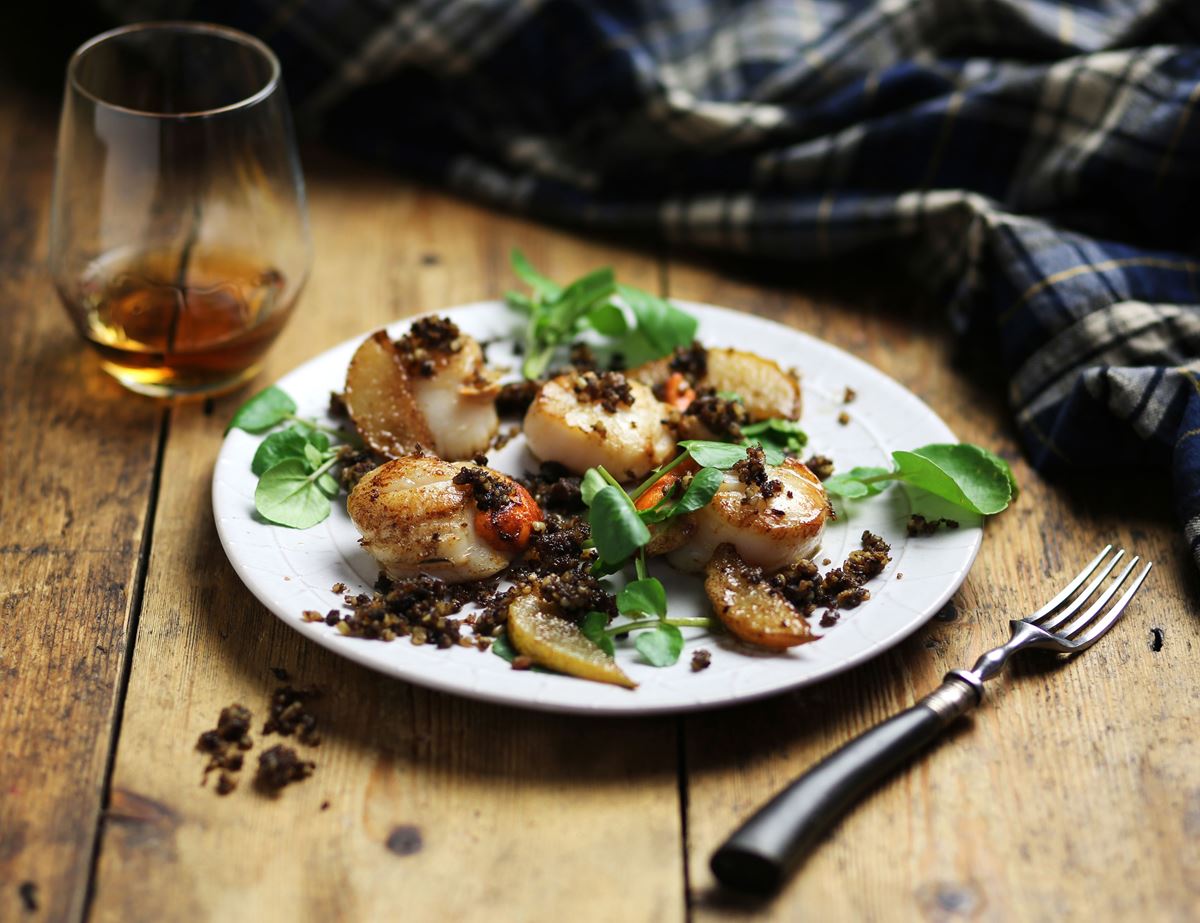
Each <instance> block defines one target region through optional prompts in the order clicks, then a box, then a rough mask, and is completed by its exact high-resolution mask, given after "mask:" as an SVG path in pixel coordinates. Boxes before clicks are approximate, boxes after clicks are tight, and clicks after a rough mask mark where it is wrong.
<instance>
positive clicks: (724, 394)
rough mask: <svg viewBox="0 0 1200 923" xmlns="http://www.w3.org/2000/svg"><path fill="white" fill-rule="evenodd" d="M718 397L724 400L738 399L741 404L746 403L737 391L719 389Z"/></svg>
mask: <svg viewBox="0 0 1200 923" xmlns="http://www.w3.org/2000/svg"><path fill="white" fill-rule="evenodd" d="M717 397H719V398H720V399H721V400H723V401H736V402H737V403H739V404H744V403H745V402H746V401H745V399H744V398H743V397H742V396H741V395H740V394H738V393H737V392H736V391H718V392H717Z"/></svg>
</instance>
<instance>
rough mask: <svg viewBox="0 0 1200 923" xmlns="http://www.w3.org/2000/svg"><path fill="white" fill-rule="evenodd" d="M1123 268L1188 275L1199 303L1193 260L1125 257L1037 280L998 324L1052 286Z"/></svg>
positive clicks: (1003, 315)
mask: <svg viewBox="0 0 1200 923" xmlns="http://www.w3.org/2000/svg"><path fill="white" fill-rule="evenodd" d="M1125 266H1146V267H1149V268H1150V269H1175V270H1178V271H1179V272H1186V273H1189V274H1190V275H1191V276H1192V278H1191V279H1190V280H1189V284H1190V285H1191V287H1192V295H1193V296H1194V297H1195V298H1196V301H1197V302H1198V303H1200V294H1198V293H1197V291H1196V280H1195V273H1196V271H1197V270H1198V269H1200V263H1197V262H1195V261H1193V260H1168V259H1164V258H1163V257H1161V256H1127V257H1122V258H1121V259H1116V260H1102V261H1100V262H1099V263H1085V264H1083V265H1081V266H1072V267H1071V268H1070V269H1063V270H1060V271H1059V272H1056V273H1053V274H1051V275H1049V276H1046V278H1044V279H1040V280H1038V281H1037V282H1035V283H1033V285H1031V286H1029V288H1027V289H1026V290H1025V292H1024V293H1023V294H1022V295H1021V297H1020V298H1018V299H1017V300H1016V301H1015V302H1013V304H1012V306H1011V307H1009V308H1006V309H1005V310H1004V312H1003V313H1002V314H1001V315H1000V323H1001V324H1007V323H1008V322H1009V321H1010V320H1012V319H1013V315H1014V314H1016V313H1017V311H1018V310H1020V308H1021V307H1022V306H1024V305H1025V303H1026V302H1028V301H1029V299H1031V298H1033V297H1034V296H1035V295H1037V294H1039V293H1040V292H1043V291H1045V290H1046V289H1048V288H1050V286H1052V285H1057V284H1058V283H1059V282H1065V281H1066V280H1067V279H1074V278H1075V277H1076V276H1085V275H1087V274H1088V273H1099V272H1108V271H1109V270H1110V269H1121V268H1122V267H1125Z"/></svg>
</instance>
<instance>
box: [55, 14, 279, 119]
mask: <svg viewBox="0 0 1200 923" xmlns="http://www.w3.org/2000/svg"><path fill="white" fill-rule="evenodd" d="M135 32H191V33H196V34H207V35H216V36H219V37H221V38H224V39H227V40H229V41H231V42H236V43H237V44H239V45H242V46H243V47H248V48H252V49H254V50H255V51H256V52H258V53H259V54H260V55H262V57H263V58H265V59H266V61H267V63H268V64H269V65H270V68H271V73H270V76H269V77H268V78H267V80H266V82H265V83H264V84H263V85H262V86H261V87H259V89H257V90H256V91H254V92H253V93H251V94H250V95H249V96H246V97H243V98H242V99H238V100H234V101H233V102H231V103H228V104H226V105H224V106H215V107H213V108H211V109H196V110H193V111H191V112H159V111H156V110H153V109H135V108H133V107H132V106H122V105H120V104H119V103H114V102H110V101H109V100H107V99H103V98H102V97H100V96H97V95H96V94H95V93H93V92H91V91H90V90H88V89H87V88H85V87H84V86H83V84H82V83H80V81H79V73H78V70H79V62H80V61H82V60H83V59H84V57H85V56H86V55H87V54H88V52H90V51H92V50H93V49H95V48H96V47H98V46H100V45H103V44H104V43H105V42H109V41H111V40H113V39H117V38H122V37H124V36H126V35H131V34H133V33H135ZM280 70H281V69H280V66H279V58H277V57H276V56H275V52H273V51H272V50H271V49H270V47H269V46H268V45H267V44H266V42H264V41H262V40H261V39H258V38H255V37H254V36H253V35H250V34H249V33H248V32H243V31H241V30H240V29H234V28H232V27H230V26H222V25H218V24H216V23H211V22H193V21H189V20H185V19H163V20H157V21H153V22H137V23H132V24H130V25H127V26H118V27H117V28H115V29H109V30H108V31H107V32H101V33H100V34H99V35H93V36H92V37H91V38H89V39H88V40H87V41H86V42H84V43H83V44H82V45H80V46H79V47H78V48H76V49H75V51H74V52H73V53H72V54H71V59H70V60H69V61H68V62H67V84H68V86H69V87H70V88H71V89H72V90H73V91H74V92H76V93H78V94H80V95H81V96H83V97H86V98H87V99H89V100H91V101H92V102H93V103H95V104H96V105H97V106H103V107H104V108H105V109H111V110H113V111H115V112H123V113H125V114H126V115H137V116H141V117H143V118H150V119H178V120H183V119H201V118H207V117H208V116H213V115H221V114H222V113H225V112H236V111H237V110H239V109H248V108H250V107H251V106H253V105H255V104H257V103H260V102H262V101H263V100H264V99H266V98H267V97H268V96H270V95H271V94H272V93H274V92H275V90H276V89H278V87H279V77H280Z"/></svg>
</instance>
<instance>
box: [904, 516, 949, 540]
mask: <svg viewBox="0 0 1200 923" xmlns="http://www.w3.org/2000/svg"><path fill="white" fill-rule="evenodd" d="M942 526H945V527H946V528H947V529H957V528H958V522H957V520H954V519H926V518H925V517H924V516H922V515H920V514H919V513H913V514H912V516H910V517H909V518H908V527H907V528H908V534H909V535H910V536H913V537H916V536H922V535H933V533H934V532H936V531H937V530H938V529H939V528H940V527H942Z"/></svg>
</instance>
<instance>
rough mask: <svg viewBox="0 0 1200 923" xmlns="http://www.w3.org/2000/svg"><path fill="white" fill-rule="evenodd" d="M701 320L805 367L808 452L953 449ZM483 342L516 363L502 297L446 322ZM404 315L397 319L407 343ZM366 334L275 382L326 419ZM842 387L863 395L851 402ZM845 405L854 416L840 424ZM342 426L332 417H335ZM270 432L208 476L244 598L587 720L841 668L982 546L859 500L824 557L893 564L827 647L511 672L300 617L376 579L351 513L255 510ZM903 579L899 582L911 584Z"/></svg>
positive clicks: (906, 498)
mask: <svg viewBox="0 0 1200 923" xmlns="http://www.w3.org/2000/svg"><path fill="white" fill-rule="evenodd" d="M681 306H682V307H685V308H686V309H687V310H688V311H691V312H692V313H693V314H694V315H695V316H696V317H697V318H699V320H700V333H699V337H700V339H701V340H702V341H703V342H705V343H708V344H711V345H717V346H736V347H739V348H742V349H748V350H752V351H754V352H756V353H759V354H760V355H763V356H768V357H770V358H772V359H775V360H777V361H779V362H780V364H781V365H783V366H784V367H793V366H794V367H796V368H798V369H799V370H800V371H801V373H802V375H803V384H804V419H803V421H802V422H803V423H804V426H805V429H806V430H807V432H808V434H809V438H810V441H809V449H810V450H813V451H817V452H821V453H822V454H826V455H829V456H831V457H832V458H833V459H834V461H835V462H836V463H837V465H838V467H839V469H840V470H846V469H848V468H850V467H853V466H855V465H887V464H888V460H889V453H890V452H891V451H892V450H894V449H910V448H914V447H916V446H920V445H925V444H927V443H931V442H956V441H957V440H956V439H955V437H954V434H953V433H952V432H951V431H950V429H949V428H948V427H947V426H946V424H945V423H943V422H942V420H941V419H940V418H939V417H938V416H937V414H935V413H934V412H933V411H932V410H930V409H929V407H927V406H926V405H925V404H924V403H922V402H921V401H920V400H919V399H918V398H917V397H916V396H914V395H913V394H912V393H911V392H909V391H907V390H906V389H904V388H903V387H901V386H900V385H899V384H897V383H896V382H895V381H893V380H892V379H890V378H888V377H887V376H886V375H884V374H883V373H882V372H879V371H878V370H876V369H874V368H872V367H871V366H869V365H867V364H866V363H865V362H862V361H860V360H858V359H856V358H854V357H853V356H851V355H849V354H847V353H845V352H842V351H841V350H839V349H836V348H834V347H832V346H830V345H828V344H826V343H823V342H821V341H820V340H817V339H815V338H813V337H810V336H808V335H806V334H803V333H800V332H798V331H796V330H793V329H791V328H789V327H785V326H782V325H780V324H776V323H773V322H771V321H766V320H762V319H760V318H757V317H753V316H751V315H748V314H742V313H739V312H735V311H729V310H725V309H721V308H714V307H710V306H706V305H698V304H686V303H682V305H681ZM441 313H444V314H446V315H448V316H450V317H451V318H453V320H454V321H455V322H456V323H457V324H458V325H459V326H460V327H461V328H462V329H463V330H464V331H466V332H468V333H470V334H472V335H474V336H475V337H477V338H478V339H480V340H491V341H495V342H493V343H492V345H491V346H490V347H489V349H488V359H489V362H491V363H492V364H494V365H502V366H503V365H508V366H512V367H514V368H515V367H517V365H518V361H517V359H516V358H515V357H514V355H513V353H512V351H511V348H510V346H509V344H510V343H511V342H512V337H513V335H514V334H515V333H516V331H517V329H518V327H519V323H520V322H519V319H517V318H516V317H515V316H514V315H513V314H512V313H511V312H510V311H509V310H508V309H507V308H505V307H504V305H503V304H501V303H500V302H485V303H480V304H474V305H467V306H465V307H460V308H455V309H452V310H450V311H445V312H441ZM408 323H409V322H408V321H404V322H400V323H396V324H393V325H392V326H391V327H390V328H389V332H390V333H391V335H392V336H394V337H395V336H400V335H401V334H402V333H403V332H404V330H405V329H406V328H407V326H408ZM361 340H362V337H356V338H355V339H354V340H348V341H347V342H345V343H342V344H341V345H340V346H336V347H334V348H333V349H331V350H329V351H328V352H326V353H323V354H322V355H320V356H318V357H317V358H315V359H313V360H312V361H310V362H307V363H305V364H304V365H302V366H300V367H299V368H298V369H296V370H295V371H293V372H292V373H290V374H289V375H286V376H285V377H284V378H282V379H281V380H280V381H279V383H278V384H279V386H280V387H281V388H283V389H284V390H285V391H287V392H288V394H290V395H291V396H292V397H293V398H294V399H295V401H296V403H297V404H298V405H299V408H300V411H299V412H300V414H301V415H303V416H310V417H316V418H318V419H324V418H326V416H327V414H326V411H327V408H328V402H329V393H330V391H334V390H339V391H340V390H341V388H342V386H343V382H344V380H345V374H346V366H347V364H348V363H349V361H350V356H351V355H352V354H353V352H354V350H355V348H356V347H357V346H358V344H359V343H360V342H361ZM846 386H850V387H852V388H854V390H855V391H856V392H857V393H858V397H857V399H856V400H855V401H854V402H853V403H852V404H850V405H849V406H845V405H843V403H842V397H843V393H844V390H845V388H846ZM842 410H846V411H847V412H848V413H849V415H850V422H849V424H847V425H842V424H839V423H838V422H837V417H838V414H839V413H840V412H841V411H842ZM331 422H332V421H331ZM260 441H261V437H259V436H252V435H250V434H248V433H244V432H241V431H240V430H235V431H233V432H231V433H230V434H229V435H228V437H226V439H225V443H224V445H223V446H222V447H221V452H220V455H219V456H218V458H217V463H216V469H215V471H214V473H213V513H214V515H215V517H216V523H217V531H218V532H219V534H220V536H221V543H222V545H223V546H224V548H225V553H226V554H227V555H228V556H229V560H230V562H231V563H232V564H233V567H234V569H235V570H236V571H237V573H238V576H239V577H241V579H242V580H243V582H245V584H246V586H247V587H249V588H250V591H251V592H253V593H254V595H255V596H257V597H258V599H259V600H261V601H262V603H263V604H264V605H265V606H267V608H269V609H270V610H271V611H272V612H274V613H275V614H276V615H277V616H279V618H281V619H283V621H284V622H286V623H287V624H288V625H289V626H291V627H292V628H294V629H295V630H296V631H299V632H300V633H302V634H303V635H305V636H306V637H308V638H311V639H312V640H313V641H316V642H317V643H318V644H321V645H324V646H325V647H327V648H329V649H330V650H332V651H334V652H335V653H337V654H340V655H341V656H343V657H347V658H349V659H350V660H354V661H356V662H358V663H361V664H363V665H365V666H368V667H371V668H372V669H375V670H379V671H381V672H383V673H386V674H388V675H389V676H395V677H397V678H399V679H404V680H408V681H410V682H413V683H418V684H420V685H422V686H429V687H430V688H433V689H440V690H443V691H446V692H454V693H458V694H459V695H465V696H470V697H472V698H478V699H485V700H487V701H492V702H503V703H506V704H509V705H518V706H524V707H528V708H535V709H544V710H548V711H563V712H579V713H589V714H654V713H664V712H679V711H690V710H695V709H703V708H711V707H714V706H719V705H729V704H732V703H734V702H742V701H746V700H748V699H754V698H759V697H761V696H767V695H771V694H772V693H777V692H782V691H784V690H786V689H792V688H794V687H797V686H804V685H807V684H809V683H814V682H816V681H818V680H821V679H825V678H826V677H829V676H832V675H834V674H835V673H840V672H841V671H843V670H846V669H848V668H850V667H852V666H854V665H856V664H859V663H862V662H863V661H865V660H869V659H870V658H871V657H874V656H875V655H876V654H879V653H881V652H882V651H885V650H887V649H888V648H889V647H891V646H892V645H894V644H896V643H897V642H899V641H900V640H901V639H903V638H904V637H906V636H907V635H909V634H910V633H911V632H913V631H914V630H916V629H917V628H918V627H919V626H921V625H922V624H924V622H925V621H926V620H927V619H929V618H930V617H931V616H932V615H933V614H934V613H935V612H937V611H938V609H939V608H941V606H942V605H944V604H945V602H946V601H947V600H948V599H949V598H950V596H951V595H952V594H953V593H954V591H955V590H956V589H957V588H958V586H959V585H960V584H961V583H962V581H963V579H964V578H965V577H966V574H967V570H968V569H969V568H970V566H971V563H972V561H974V559H975V554H976V552H977V551H978V550H979V543H980V541H981V539H982V533H983V529H982V523H981V521H980V519H979V517H977V516H973V515H969V514H965V513H963V512H962V511H961V510H955V509H954V508H952V507H950V505H949V504H946V503H944V502H943V501H941V500H939V499H937V498H936V497H933V496H931V495H929V494H926V493H924V492H923V491H919V490H912V491H909V489H908V488H906V487H903V486H900V485H897V486H894V487H892V488H891V489H890V490H888V491H886V492H884V493H883V494H881V495H880V496H878V497H874V498H871V499H869V500H867V501H864V502H862V503H856V504H852V505H851V506H850V507H849V508H848V509H844V510H843V515H842V516H841V518H840V519H839V520H838V521H837V522H835V523H832V524H831V525H830V526H829V527H828V529H827V530H826V535H825V544H824V547H823V549H822V552H821V554H820V555H819V558H830V559H831V560H832V561H833V562H834V563H835V564H840V563H841V561H843V560H844V559H845V557H846V555H847V553H849V552H850V551H851V550H853V549H854V548H857V547H859V537H860V536H861V534H862V532H863V530H864V529H869V530H871V531H872V532H875V533H876V534H878V535H881V536H883V537H884V539H886V540H887V541H888V542H890V543H891V545H892V557H893V561H892V563H891V564H890V565H889V566H888V568H887V569H886V570H885V571H884V573H883V574H882V575H881V576H879V577H876V578H875V579H874V580H872V581H870V582H869V583H868V584H867V587H868V589H870V591H871V599H870V600H869V601H868V602H867V603H865V604H863V605H862V606H860V607H859V608H857V609H853V610H848V611H846V612H845V613H843V615H842V618H841V620H840V621H839V622H838V623H837V625H835V626H834V627H833V628H830V629H818V631H819V632H820V633H822V634H823V637H821V639H820V640H818V641H816V642H814V643H811V644H806V645H803V646H802V647H798V648H793V649H792V650H790V651H788V652H784V653H773V652H766V651H762V650H755V649H751V648H748V647H746V646H744V645H741V644H738V643H737V642H734V641H733V640H731V639H729V638H728V636H723V635H709V634H707V633H705V632H703V631H702V630H700V629H684V634H685V636H686V637H687V646H686V648H685V649H684V653H683V656H682V657H681V658H680V660H679V662H678V663H677V664H676V665H675V666H672V667H665V668H655V667H651V666H649V665H647V664H645V663H643V662H642V661H641V660H640V658H639V657H638V655H637V653H636V651H635V650H634V648H633V644H632V643H631V642H624V643H623V644H622V643H618V651H617V659H618V661H619V662H620V664H621V667H622V668H623V669H624V670H625V671H626V672H627V673H628V674H629V675H630V676H631V677H633V679H635V680H636V681H637V682H638V683H639V686H638V688H637V689H636V690H633V691H630V690H626V689H621V688H618V687H616V686H608V685H602V684H600V683H593V682H587V681H584V680H579V679H573V678H571V677H567V676H558V675H555V674H549V673H541V672H531V671H516V670H513V669H512V668H511V667H510V666H509V664H508V663H506V662H505V661H504V660H502V659H501V658H500V657H498V656H495V655H494V654H492V653H490V652H489V653H484V652H480V651H478V650H476V649H474V648H462V647H456V648H452V649H449V650H437V649H435V648H434V647H432V646H429V645H426V646H420V647H414V646H413V645H412V644H410V643H409V642H408V640H407V639H403V638H402V639H399V640H396V641H393V642H391V643H383V642H380V641H367V640H362V639H358V638H347V637H344V636H342V635H340V634H339V633H338V632H337V631H336V630H335V629H333V628H330V627H328V626H326V625H324V624H323V623H320V622H316V623H307V622H304V621H302V620H301V617H300V614H301V613H302V612H303V611H304V610H306V609H315V610H317V611H320V612H325V611H327V610H329V609H331V608H334V607H336V606H337V605H338V604H339V603H340V601H341V600H340V594H334V593H333V592H332V590H331V587H332V586H333V585H334V584H335V583H339V582H341V583H345V584H346V585H347V586H348V587H349V590H348V592H351V593H357V592H369V591H370V587H371V585H372V584H373V583H374V581H375V578H376V575H377V573H378V569H377V568H376V566H375V563H374V561H373V560H372V559H371V557H370V556H369V555H368V554H367V553H366V552H364V551H363V550H362V549H361V548H360V547H359V545H358V532H357V530H356V529H355V528H354V525H353V523H351V521H350V518H349V516H348V515H347V514H346V510H345V506H344V503H339V502H336V501H335V503H334V510H333V514H332V515H331V516H330V517H329V518H328V519H327V520H326V521H325V522H323V523H321V524H320V525H318V526H315V527H314V528H312V529H308V530H305V531H295V530H292V529H286V528H282V527H279V526H273V525H270V524H267V523H265V522H263V521H262V520H260V519H259V518H258V517H257V515H256V514H255V511H254V487H255V482H256V479H255V477H254V476H253V475H252V474H251V473H250V460H251V458H252V457H253V455H254V451H255V449H256V448H257V446H258V444H259V442H260ZM490 460H491V464H492V465H494V466H495V467H497V468H499V469H501V470H503V471H506V472H508V473H510V474H520V473H522V472H523V471H526V470H536V467H537V464H536V461H535V460H534V459H533V457H532V456H531V455H530V454H529V453H528V451H527V450H526V448H525V445H524V437H520V436H519V437H517V438H515V439H513V440H512V441H511V442H510V443H509V444H508V445H507V446H505V448H504V449H503V450H502V451H500V452H495V453H492V454H491V455H490ZM913 512H920V513H922V514H923V515H926V516H931V517H932V516H949V517H952V518H954V519H957V520H958V521H959V522H960V523H961V527H960V528H959V529H957V530H950V531H946V530H943V531H939V532H938V533H937V534H935V535H933V536H929V537H923V538H916V539H910V538H908V537H907V536H906V535H905V524H906V523H907V521H908V518H909V515H910V514H911V513H913ZM651 571H652V573H654V574H655V575H657V576H659V577H660V578H662V580H663V582H664V583H665V584H666V585H667V591H668V594H669V599H670V609H671V613H672V615H675V616H687V615H701V614H709V612H710V609H709V606H708V603H707V600H706V599H705V598H704V595H703V591H702V588H701V585H700V584H701V581H700V580H698V579H695V578H691V577H685V576H683V575H680V574H677V573H675V572H673V571H671V570H670V568H668V567H667V566H666V565H665V564H663V563H662V562H652V565H651ZM900 575H903V577H901V576H900ZM701 647H703V648H707V649H708V650H709V651H711V652H712V665H711V666H710V667H709V668H708V669H706V670H703V671H701V672H699V673H693V672H692V670H691V668H690V665H689V664H690V660H691V654H692V651H694V650H696V649H697V648H701Z"/></svg>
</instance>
